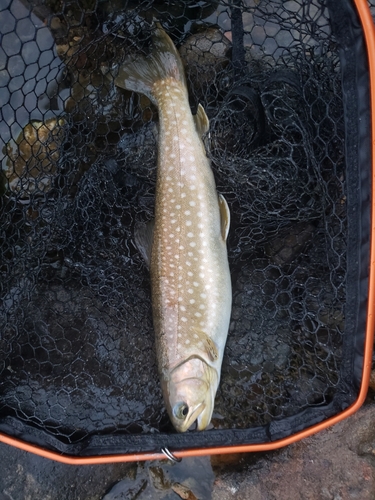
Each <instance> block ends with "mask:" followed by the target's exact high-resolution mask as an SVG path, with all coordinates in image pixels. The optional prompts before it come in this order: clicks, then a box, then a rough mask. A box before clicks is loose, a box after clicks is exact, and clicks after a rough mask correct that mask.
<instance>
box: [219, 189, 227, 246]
mask: <svg viewBox="0 0 375 500" xmlns="http://www.w3.org/2000/svg"><path fill="white" fill-rule="evenodd" d="M219 209H220V223H221V236H222V238H223V240H224V241H226V240H227V237H228V233H229V226H230V211H229V207H228V203H227V201H226V199H225V198H224V196H223V195H222V194H219Z"/></svg>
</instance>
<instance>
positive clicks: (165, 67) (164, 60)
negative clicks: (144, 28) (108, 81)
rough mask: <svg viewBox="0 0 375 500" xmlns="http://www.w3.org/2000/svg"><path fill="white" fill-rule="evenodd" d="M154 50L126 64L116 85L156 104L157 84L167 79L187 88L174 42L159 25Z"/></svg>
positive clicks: (154, 38)
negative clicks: (171, 79)
mask: <svg viewBox="0 0 375 500" xmlns="http://www.w3.org/2000/svg"><path fill="white" fill-rule="evenodd" d="M152 41H153V50H152V52H151V53H150V54H149V55H148V56H146V57H144V56H141V57H138V58H137V59H136V60H135V61H132V62H130V63H126V62H125V63H124V64H123V65H122V66H121V67H120V69H119V72H118V75H117V77H116V78H115V84H116V85H117V86H119V87H122V88H124V89H127V90H132V91H133V92H138V93H140V94H144V95H146V96H147V97H148V98H149V99H150V100H151V101H152V102H153V103H154V104H156V97H155V95H154V94H153V87H154V85H155V83H157V82H158V81H160V80H164V79H165V78H173V79H175V80H177V81H180V82H181V83H182V84H183V85H184V87H185V88H186V80H185V73H184V67H183V65H182V61H181V59H180V56H179V54H178V52H177V49H176V47H175V46H174V44H173V42H172V40H171V39H170V38H169V36H168V35H167V33H166V32H165V31H164V30H163V29H162V27H161V26H160V24H159V23H157V24H156V29H155V32H154V35H153V37H152Z"/></svg>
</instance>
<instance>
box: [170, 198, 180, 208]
mask: <svg viewBox="0 0 375 500" xmlns="http://www.w3.org/2000/svg"><path fill="white" fill-rule="evenodd" d="M171 201H172V200H171ZM180 208H181V205H176V209H177V210H180Z"/></svg>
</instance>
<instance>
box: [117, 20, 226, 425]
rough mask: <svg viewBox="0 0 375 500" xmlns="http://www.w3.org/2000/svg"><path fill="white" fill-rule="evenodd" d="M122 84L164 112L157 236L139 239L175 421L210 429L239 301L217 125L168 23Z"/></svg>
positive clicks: (125, 69)
mask: <svg viewBox="0 0 375 500" xmlns="http://www.w3.org/2000/svg"><path fill="white" fill-rule="evenodd" d="M115 84H116V85H118V86H120V87H122V88H126V89H128V90H132V91H134V92H138V93H142V94H144V95H146V96H147V97H148V98H149V99H150V100H151V102H153V103H154V104H155V105H156V106H157V108H158V115H159V136H158V167H157V183H156V200H155V220H154V223H153V225H152V226H153V227H152V233H151V232H148V231H151V228H149V229H148V230H147V231H143V234H141V232H139V233H138V235H137V236H136V239H137V240H138V245H143V247H144V248H145V251H144V252H143V253H144V254H146V256H147V260H148V264H149V268H150V274H151V296H152V310H153V323H154V330H155V339H156V340H155V342H156V352H157V359H158V368H159V375H160V380H161V385H162V390H163V397H164V401H165V404H166V408H167V411H168V414H169V417H170V419H171V421H172V423H173V426H174V427H175V429H176V430H177V431H179V432H185V431H186V430H188V429H189V427H191V425H192V424H193V423H194V422H197V429H198V430H203V429H205V428H206V427H207V426H208V425H209V424H210V422H211V417H212V412H213V408H214V400H215V396H216V391H217V388H218V385H219V381H220V371H221V364H222V360H223V354H224V348H225V343H226V339H227V334H228V327H229V320H230V313H231V303H232V291H231V279H230V273H229V265H228V257H227V248H226V239H227V235H228V230H229V223H230V213H229V209H228V205H227V203H226V201H225V199H224V198H223V197H222V196H221V195H218V194H217V191H216V186H215V180H214V176H213V173H212V170H211V166H210V162H209V160H208V158H207V156H206V152H205V147H204V144H203V141H202V136H203V135H204V134H205V133H206V132H207V131H208V128H209V121H208V118H207V116H206V113H205V111H204V109H203V107H202V106H201V105H199V107H198V111H197V114H196V115H195V116H193V115H192V113H191V111H190V106H189V100H188V92H187V86H186V81H185V75H184V69H183V65H182V62H181V59H180V57H179V54H178V52H177V50H176V48H175V46H174V44H173V42H172V40H171V39H170V38H169V36H168V35H167V34H166V33H165V32H164V31H163V29H162V28H161V27H160V25H157V27H156V29H155V33H154V35H153V50H152V52H151V54H150V55H148V56H146V57H143V56H142V57H140V58H139V59H137V60H136V61H133V62H131V63H129V64H123V65H122V66H121V67H120V69H119V71H118V74H117V76H116V78H115ZM147 232H148V234H147ZM147 241H148V242H149V243H148V244H147Z"/></svg>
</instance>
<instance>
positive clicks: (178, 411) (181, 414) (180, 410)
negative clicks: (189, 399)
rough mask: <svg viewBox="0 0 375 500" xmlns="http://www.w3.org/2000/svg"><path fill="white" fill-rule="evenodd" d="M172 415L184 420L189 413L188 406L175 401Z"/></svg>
mask: <svg viewBox="0 0 375 500" xmlns="http://www.w3.org/2000/svg"><path fill="white" fill-rule="evenodd" d="M173 413H174V416H175V417H176V418H178V419H180V420H184V419H185V418H186V416H187V414H188V413H189V407H188V405H187V404H186V403H177V404H176V405H175V407H174V408H173Z"/></svg>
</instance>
